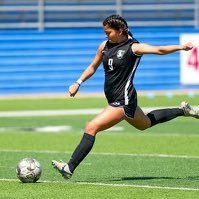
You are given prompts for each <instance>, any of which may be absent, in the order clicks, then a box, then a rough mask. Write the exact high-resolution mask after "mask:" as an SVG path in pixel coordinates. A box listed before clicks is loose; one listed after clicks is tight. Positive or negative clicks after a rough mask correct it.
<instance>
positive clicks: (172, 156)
mask: <svg viewBox="0 0 199 199" xmlns="http://www.w3.org/2000/svg"><path fill="white" fill-rule="evenodd" d="M2 152H8V153H9V152H13V153H22V152H23V153H44V154H45V153H46V154H56V153H57V154H63V153H65V154H72V152H69V151H66V152H61V151H47V150H45V151H37V150H9V149H5V150H4V149H1V150H0V153H2ZM90 155H104V156H111V155H112V156H129V157H158V158H184V159H199V156H189V155H172V154H133V153H97V152H96V153H95V152H94V153H90Z"/></svg>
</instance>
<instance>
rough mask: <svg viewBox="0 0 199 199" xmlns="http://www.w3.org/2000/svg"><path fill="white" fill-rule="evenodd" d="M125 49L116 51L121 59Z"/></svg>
mask: <svg viewBox="0 0 199 199" xmlns="http://www.w3.org/2000/svg"><path fill="white" fill-rule="evenodd" d="M124 53H125V50H118V51H117V58H118V59H122V58H123V56H124Z"/></svg>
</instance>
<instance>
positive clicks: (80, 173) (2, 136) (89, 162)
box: [0, 97, 199, 199]
mask: <svg viewBox="0 0 199 199" xmlns="http://www.w3.org/2000/svg"><path fill="white" fill-rule="evenodd" d="M59 100H60V101H62V99H59ZM59 100H58V99H55V100H53V99H50V101H51V102H50V103H48V102H47V101H48V100H42V99H41V100H30V101H28V100H25V102H24V100H9V102H8V103H7V104H6V101H5V102H4V101H1V105H0V109H1V111H5V110H26V109H27V110H37V109H38V110H39V109H42V110H44V109H46V110H47V109H51V107H52V109H68V108H69V107H70V108H72V106H66V105H65V103H64V102H63V103H60V104H59ZM92 100H93V101H92ZM96 100H97V98H95V99H90V101H89V103H90V104H89V105H91V108H95V107H96V106H94V104H95V103H96ZM98 100H99V101H101V102H100V103H99V106H98V107H103V106H104V101H103V99H98ZM154 100H156V105H157V106H161V105H163V106H166V105H167V103H168V104H169V103H170V105H172V106H173V105H175V103H176V104H178V101H180V100H181V99H179V98H177V99H173V100H172V101H170V99H167V100H166V99H165V100H164V97H162V98H159V100H158V99H154ZM191 100H192V103H195V104H194V105H196V103H197V102H196V99H191ZM141 101H142V103H143V105H144V106H147V101H146V102H145V100H144V99H143V100H141ZM158 101H159V102H160V103H159V104H158ZM168 101H169V102H168ZM189 101H190V100H189ZM2 102H3V103H5V106H3V105H2ZM163 102H164V103H163ZM24 103H29V104H28V105H25V106H23V104H24ZM57 103H58V105H57ZM71 103H72V101H71ZM79 103H80V102H79ZM79 103H77V104H78V107H77V108H90V106H89V105H88V104H87V103H88V101H87V103H85V102H84V99H82V100H81V103H82V104H81V103H80V104H79ZM38 104H40V105H38ZM42 104H43V107H42ZM52 104H53V105H52ZM61 104H62V105H61ZM92 104H93V105H92ZM150 104H154V102H153V103H150ZM150 104H149V105H150ZM14 105H15V106H14ZM150 106H151V105H150ZM16 107H18V108H16ZM74 107H75V106H74ZM92 117H93V116H92V115H90V116H87V115H82V116H50V117H39V116H38V117H34V118H31V117H26V118H24V117H19V118H14V117H13V118H0V128H2V127H35V126H47V125H51V126H56V125H70V126H71V127H72V129H71V131H62V132H59V133H53V132H50V131H49V132H45V133H42V132H34V131H33V130H31V131H28V130H4V131H1V132H0V159H1V163H0V179H1V180H0V187H1V189H0V198H2V199H4V198H5V199H6V198H9V199H10V198H14V199H17V198H20V199H21V198H22V199H23V198H24V199H25V198H31V199H32V198H42V199H50V198H136V199H137V198H138V199H139V198H141V199H142V198H152V199H164V198H165V199H170V198H173V199H182V198H186V199H193V198H194V199H197V198H199V172H198V165H199V147H198V146H199V128H198V120H196V119H191V118H183V117H181V118H177V119H175V120H173V121H171V122H168V123H165V124H161V125H158V126H155V127H154V128H151V129H148V130H147V131H144V132H140V131H138V130H135V129H134V128H132V127H131V126H129V125H128V124H127V123H125V122H121V123H120V124H118V125H117V126H118V127H122V131H116V130H115V131H114V130H113V131H106V132H103V133H100V134H99V135H98V136H97V139H96V143H95V146H94V148H93V150H92V152H91V154H89V156H88V157H87V158H86V159H85V160H84V161H83V162H82V164H81V165H80V166H79V167H78V168H77V170H76V171H75V174H74V176H73V177H72V178H71V180H69V181H65V180H64V179H63V178H62V177H61V176H60V174H59V173H57V172H56V171H55V170H54V169H52V167H51V164H50V161H51V160H52V159H57V160H59V159H62V160H68V158H69V157H70V155H71V153H72V151H73V150H74V148H75V146H76V145H77V144H78V142H79V140H80V139H81V136H82V131H83V128H84V126H85V123H86V122H87V121H88V120H90V119H91V118H92ZM77 118H78V121H77ZM24 157H33V158H36V159H37V160H39V162H40V163H41V165H42V168H43V173H42V176H41V179H40V180H39V182H38V183H33V184H31V183H30V184H24V183H21V182H19V180H18V179H17V178H16V173H15V167H16V164H17V162H18V161H19V160H20V159H22V158H24Z"/></svg>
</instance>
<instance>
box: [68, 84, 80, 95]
mask: <svg viewBox="0 0 199 199" xmlns="http://www.w3.org/2000/svg"><path fill="white" fill-rule="evenodd" d="M79 86H80V85H79V84H77V83H74V84H72V85H71V86H70V87H69V94H70V96H71V97H74V96H75V95H76V93H77V92H78V90H79Z"/></svg>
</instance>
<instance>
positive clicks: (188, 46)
mask: <svg viewBox="0 0 199 199" xmlns="http://www.w3.org/2000/svg"><path fill="white" fill-rule="evenodd" d="M192 48H193V44H192V43H191V42H188V43H186V44H185V45H183V50H185V51H188V50H191V49H192Z"/></svg>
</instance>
